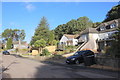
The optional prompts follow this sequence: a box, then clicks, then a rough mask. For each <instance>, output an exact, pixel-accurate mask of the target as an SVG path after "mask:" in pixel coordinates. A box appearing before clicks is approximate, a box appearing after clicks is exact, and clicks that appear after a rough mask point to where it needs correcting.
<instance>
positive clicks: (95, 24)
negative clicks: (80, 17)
mask: <svg viewBox="0 0 120 80" xmlns="http://www.w3.org/2000/svg"><path fill="white" fill-rule="evenodd" d="M100 24H101V22H95V23H93V25H92V27H93V28H96V27H98V26H99V25H100Z"/></svg>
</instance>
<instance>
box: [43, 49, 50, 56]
mask: <svg viewBox="0 0 120 80" xmlns="http://www.w3.org/2000/svg"><path fill="white" fill-rule="evenodd" d="M42 55H43V56H48V55H50V52H49V51H48V49H43V51H42Z"/></svg>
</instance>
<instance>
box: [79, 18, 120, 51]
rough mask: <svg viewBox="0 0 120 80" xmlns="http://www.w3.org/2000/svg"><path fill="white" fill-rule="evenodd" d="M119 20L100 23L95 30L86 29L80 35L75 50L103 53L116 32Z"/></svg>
mask: <svg viewBox="0 0 120 80" xmlns="http://www.w3.org/2000/svg"><path fill="white" fill-rule="evenodd" d="M119 22H120V19H115V20H112V21H108V22H104V23H101V24H100V25H99V26H98V27H97V28H87V29H85V30H84V31H82V32H81V33H80V36H79V38H78V44H79V45H80V46H79V47H78V49H77V50H84V49H91V50H93V51H95V52H96V51H103V50H104V49H105V47H106V46H111V43H112V41H113V40H114V39H113V38H112V37H111V35H112V34H114V33H115V32H117V28H118V25H120V23H119Z"/></svg>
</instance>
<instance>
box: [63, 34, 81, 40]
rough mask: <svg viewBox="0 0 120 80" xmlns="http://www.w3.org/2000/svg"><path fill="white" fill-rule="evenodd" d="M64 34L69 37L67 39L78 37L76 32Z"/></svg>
mask: <svg viewBox="0 0 120 80" xmlns="http://www.w3.org/2000/svg"><path fill="white" fill-rule="evenodd" d="M64 36H66V37H67V38H69V39H73V38H76V37H78V36H79V35H78V34H76V35H71V34H64Z"/></svg>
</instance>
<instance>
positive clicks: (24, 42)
mask: <svg viewBox="0 0 120 80" xmlns="http://www.w3.org/2000/svg"><path fill="white" fill-rule="evenodd" d="M13 44H19V41H14V42H13ZM21 44H27V42H26V41H21Z"/></svg>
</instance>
